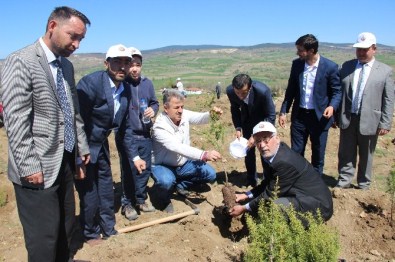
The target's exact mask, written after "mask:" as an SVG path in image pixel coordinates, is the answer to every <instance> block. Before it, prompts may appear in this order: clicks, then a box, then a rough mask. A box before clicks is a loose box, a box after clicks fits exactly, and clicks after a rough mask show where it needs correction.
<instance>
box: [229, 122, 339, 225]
mask: <svg viewBox="0 0 395 262" xmlns="http://www.w3.org/2000/svg"><path fill="white" fill-rule="evenodd" d="M253 138H254V141H255V146H256V147H257V148H258V150H259V152H260V154H261V156H262V159H263V161H265V162H266V163H267V165H268V167H269V168H268V170H265V178H264V180H263V181H262V183H261V184H260V185H259V186H257V187H255V188H253V189H252V190H251V191H248V192H245V193H241V194H236V202H238V203H239V202H247V203H246V204H244V205H236V206H234V207H233V208H231V209H230V210H229V212H230V215H231V216H238V215H241V214H243V213H245V212H247V211H250V212H252V213H255V214H256V213H257V211H258V206H259V203H260V200H265V201H267V200H270V199H272V198H273V197H274V196H276V197H277V198H276V199H275V200H274V203H276V204H278V205H281V206H282V207H283V208H289V207H291V206H293V208H294V209H295V210H296V211H299V212H311V213H312V214H313V215H315V216H316V215H318V213H317V211H318V210H320V214H321V216H322V218H323V219H324V220H325V221H326V220H328V219H329V218H330V217H331V216H332V214H333V203H332V195H331V192H330V191H329V189H328V187H327V186H326V185H325V183H324V181H323V180H322V178H321V176H320V175H319V174H318V172H317V171H316V170H315V169H314V167H313V166H312V165H311V164H310V163H309V162H308V161H307V160H306V159H305V158H304V157H302V156H301V155H300V154H298V153H296V152H295V151H293V150H291V149H290V148H289V147H288V146H287V145H286V144H285V143H284V142H281V140H280V137H279V136H278V135H277V130H276V128H275V127H274V126H273V125H272V124H271V123H270V122H260V123H259V124H257V125H256V126H255V127H254V129H253ZM277 187H278V188H277ZM276 191H277V195H276Z"/></svg>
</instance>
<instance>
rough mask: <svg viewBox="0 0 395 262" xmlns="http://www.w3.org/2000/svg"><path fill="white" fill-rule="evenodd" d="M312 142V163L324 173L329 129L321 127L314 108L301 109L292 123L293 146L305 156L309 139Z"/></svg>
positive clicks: (319, 171) (293, 148) (320, 172)
mask: <svg viewBox="0 0 395 262" xmlns="http://www.w3.org/2000/svg"><path fill="white" fill-rule="evenodd" d="M309 137H310V142H311V164H312V165H313V167H314V169H315V170H317V171H318V173H319V174H320V175H322V174H323V170H324V162H325V148H326V141H327V139H328V130H324V128H322V127H321V125H320V123H319V121H318V119H317V116H316V113H315V111H314V110H303V109H300V110H299V113H298V116H297V117H296V118H295V119H294V120H293V121H292V124H291V148H292V150H294V151H295V152H297V153H299V154H301V155H302V156H304V152H305V149H306V143H307V139H308V138H309Z"/></svg>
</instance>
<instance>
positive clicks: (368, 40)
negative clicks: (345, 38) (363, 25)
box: [353, 32, 376, 48]
mask: <svg viewBox="0 0 395 262" xmlns="http://www.w3.org/2000/svg"><path fill="white" fill-rule="evenodd" d="M375 44H376V37H375V36H374V34H372V33H369V32H363V33H360V34H359V35H358V38H357V42H356V43H355V44H354V45H353V47H356V48H369V47H371V46H372V45H375Z"/></svg>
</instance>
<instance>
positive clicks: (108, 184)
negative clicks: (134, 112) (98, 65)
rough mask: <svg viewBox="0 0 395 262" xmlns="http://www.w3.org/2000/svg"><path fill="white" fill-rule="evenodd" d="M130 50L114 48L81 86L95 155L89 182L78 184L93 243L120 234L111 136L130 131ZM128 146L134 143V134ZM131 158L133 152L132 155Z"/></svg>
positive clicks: (86, 234)
mask: <svg viewBox="0 0 395 262" xmlns="http://www.w3.org/2000/svg"><path fill="white" fill-rule="evenodd" d="M131 59H132V58H131V54H130V52H129V49H127V48H126V47H125V46H123V45H114V46H111V47H110V48H109V49H108V51H107V54H106V60H105V61H104V65H105V67H106V70H101V71H97V72H94V73H92V74H89V75H87V76H84V77H83V78H82V79H81V80H80V81H79V83H78V85H77V91H78V99H79V102H80V107H81V116H82V118H83V120H84V123H85V132H86V135H87V138H88V143H89V149H90V152H91V162H90V163H89V164H88V165H87V167H86V171H87V176H86V179H85V180H80V181H75V185H76V189H77V191H78V194H79V196H80V209H81V212H80V221H81V225H82V229H83V234H84V237H85V240H86V241H87V242H88V243H89V244H97V243H100V242H101V238H100V235H102V236H103V238H104V239H106V238H108V237H110V236H111V235H115V234H117V231H116V230H115V228H114V226H115V214H114V191H113V178H112V173H111V166H110V149H109V145H108V140H107V137H108V135H109V134H110V133H111V130H114V129H115V130H118V129H119V128H125V129H127V130H130V128H128V126H129V124H128V121H125V120H126V116H127V112H128V107H129V100H130V91H129V89H127V88H125V87H126V86H127V83H126V82H124V80H125V79H126V76H127V74H128V72H129V68H130V64H131ZM123 133H124V134H125V136H124V139H125V143H128V144H129V143H131V140H132V138H131V132H127V131H125V132H123ZM129 155H131V153H130V154H129Z"/></svg>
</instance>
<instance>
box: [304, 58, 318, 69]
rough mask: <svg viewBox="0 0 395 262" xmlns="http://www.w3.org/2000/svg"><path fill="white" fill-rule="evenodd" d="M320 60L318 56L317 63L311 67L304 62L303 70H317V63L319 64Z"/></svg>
mask: <svg viewBox="0 0 395 262" xmlns="http://www.w3.org/2000/svg"><path fill="white" fill-rule="evenodd" d="M320 59H321V56H318V59H317V61H315V63H314V64H312V65H309V64H308V63H307V62H304V68H305V69H315V68H317V67H318V65H319V63H320Z"/></svg>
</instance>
